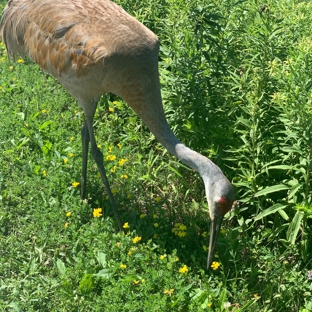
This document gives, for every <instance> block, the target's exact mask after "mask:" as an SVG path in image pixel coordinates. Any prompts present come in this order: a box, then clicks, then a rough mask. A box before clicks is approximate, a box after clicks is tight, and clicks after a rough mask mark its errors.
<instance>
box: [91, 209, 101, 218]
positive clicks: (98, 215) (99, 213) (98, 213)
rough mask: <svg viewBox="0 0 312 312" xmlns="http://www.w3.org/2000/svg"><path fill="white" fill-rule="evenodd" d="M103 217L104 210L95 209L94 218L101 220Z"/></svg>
mask: <svg viewBox="0 0 312 312" xmlns="http://www.w3.org/2000/svg"><path fill="white" fill-rule="evenodd" d="M101 216H102V208H95V209H93V217H94V218H99V217H101Z"/></svg>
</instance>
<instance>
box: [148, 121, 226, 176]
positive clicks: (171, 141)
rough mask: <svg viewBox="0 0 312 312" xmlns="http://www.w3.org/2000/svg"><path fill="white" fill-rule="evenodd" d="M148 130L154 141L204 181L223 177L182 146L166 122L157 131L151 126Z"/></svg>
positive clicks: (216, 167)
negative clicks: (218, 176)
mask: <svg viewBox="0 0 312 312" xmlns="http://www.w3.org/2000/svg"><path fill="white" fill-rule="evenodd" d="M147 126H149V125H147ZM149 128H150V130H151V131H152V133H153V134H154V135H155V137H156V139H157V140H158V141H159V142H160V143H161V144H162V145H163V146H164V147H165V148H166V149H167V150H168V151H169V152H170V153H171V154H173V155H175V156H176V157H177V158H178V159H179V160H180V161H181V162H183V163H184V164H185V165H187V166H189V167H191V168H192V169H194V170H196V171H197V172H198V173H199V174H200V175H201V176H202V177H203V179H204V180H206V179H210V177H212V176H214V177H216V175H220V174H221V175H222V176H223V173H222V171H221V169H220V168H219V167H218V166H217V165H215V164H214V163H213V162H212V161H211V160H210V159H208V158H207V157H205V156H203V155H201V154H199V153H197V152H195V151H193V150H192V149H190V148H188V147H187V146H185V145H184V144H182V143H181V142H180V141H179V140H178V138H177V137H176V136H175V135H174V133H173V132H172V130H171V129H170V127H169V125H168V123H167V121H165V122H163V123H162V126H161V127H157V129H153V126H150V127H149Z"/></svg>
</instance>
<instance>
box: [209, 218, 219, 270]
mask: <svg viewBox="0 0 312 312" xmlns="http://www.w3.org/2000/svg"><path fill="white" fill-rule="evenodd" d="M222 220H223V216H222V215H221V216H216V217H215V218H214V219H213V220H211V224H210V240H209V251H208V258H207V269H209V268H210V266H211V263H212V258H213V254H214V250H215V247H216V243H217V239H218V234H219V232H220V228H221V223H222Z"/></svg>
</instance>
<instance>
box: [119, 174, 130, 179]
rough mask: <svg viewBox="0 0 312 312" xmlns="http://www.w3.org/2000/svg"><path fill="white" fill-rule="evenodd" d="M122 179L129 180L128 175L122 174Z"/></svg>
mask: <svg viewBox="0 0 312 312" xmlns="http://www.w3.org/2000/svg"><path fill="white" fill-rule="evenodd" d="M120 178H121V179H128V176H127V175H126V174H122V175H121V176H120Z"/></svg>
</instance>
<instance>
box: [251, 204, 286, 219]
mask: <svg viewBox="0 0 312 312" xmlns="http://www.w3.org/2000/svg"><path fill="white" fill-rule="evenodd" d="M286 207H287V205H283V204H275V205H273V206H271V207H269V208H267V209H265V210H263V211H262V212H260V213H259V214H258V215H257V216H256V217H255V219H254V220H255V221H258V220H260V219H262V218H264V217H266V216H268V215H270V214H273V213H275V212H277V211H280V210H283V209H285V208H286Z"/></svg>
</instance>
